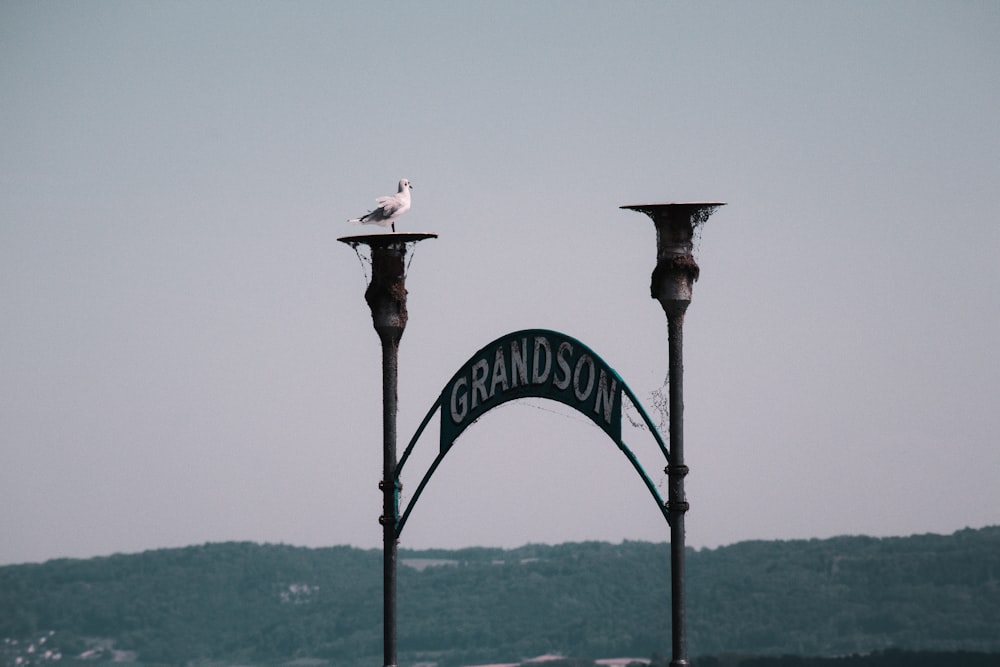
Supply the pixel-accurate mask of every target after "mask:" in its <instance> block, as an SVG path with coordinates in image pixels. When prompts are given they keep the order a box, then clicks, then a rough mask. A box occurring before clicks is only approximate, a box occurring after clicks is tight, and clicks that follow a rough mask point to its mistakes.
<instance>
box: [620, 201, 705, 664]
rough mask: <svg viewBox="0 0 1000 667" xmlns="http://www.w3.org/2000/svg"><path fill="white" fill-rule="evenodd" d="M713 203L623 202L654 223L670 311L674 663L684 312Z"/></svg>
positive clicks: (660, 293) (676, 653) (678, 655)
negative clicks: (700, 230)
mask: <svg viewBox="0 0 1000 667" xmlns="http://www.w3.org/2000/svg"><path fill="white" fill-rule="evenodd" d="M719 206H723V204H722V203H720V202H715V203H684V204H635V205H631V206H622V207H621V208H624V209H629V210H632V211H640V212H642V213H645V214H646V215H648V216H649V217H650V218H652V219H653V224H654V225H656V268H655V269H653V275H652V278H651V280H650V295H651V296H652V297H653V298H654V299H656V300H657V301H659V302H660V305H661V306H663V312H664V313H665V314H666V316H667V354H668V361H667V367H668V369H669V370H668V373H669V375H668V377H669V392H670V398H669V409H670V416H669V418H670V427H669V428H670V460H669V463H668V465H667V467H666V469H665V470H664V472H665V473H666V474H667V483H668V489H667V492H668V493H667V519H668V521H669V522H670V591H671V595H670V619H671V623H670V635H671V646H672V654H671V660H670V665H671V667H682V666H684V665H688V664H690V663H689V662H688V659H687V638H686V635H685V606H684V515H685V514H686V512H687V511H688V507H689V505H688V502H687V497H686V496H685V494H684V477H685V476H686V475H687V474H688V467H687V466H686V465H685V464H684V356H683V353H684V314H685V313H686V312H687V308H688V305H690V303H691V295H692V288H693V286H694V282H695V281H696V280H697V279H698V273H699V270H700V269H699V268H698V263H697V262H695V259H694V232H695V229H696V228H697V227H698V226H699V225H701V224H703V223H704V222H705V221H706V220H708V217H709V216H710V215H712V213H713V212H714V211H715V209H716V208H718V207H719Z"/></svg>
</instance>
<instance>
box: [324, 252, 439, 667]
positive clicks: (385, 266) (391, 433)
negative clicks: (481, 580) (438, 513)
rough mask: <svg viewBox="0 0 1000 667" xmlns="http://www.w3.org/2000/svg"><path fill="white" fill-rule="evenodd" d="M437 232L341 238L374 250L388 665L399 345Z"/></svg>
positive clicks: (390, 658)
mask: <svg viewBox="0 0 1000 667" xmlns="http://www.w3.org/2000/svg"><path fill="white" fill-rule="evenodd" d="M431 238H437V235H436V234H396V233H391V234H368V235H363V236H345V237H343V238H340V239H337V240H338V241H341V242H342V243H346V244H348V245H350V246H351V247H353V248H355V249H356V248H357V247H358V246H359V245H367V246H369V248H370V249H371V260H372V276H371V283H370V284H369V285H368V289H367V290H366V291H365V301H367V302H368V307H369V308H370V309H371V311H372V324H373V325H374V327H375V331H376V332H377V333H378V337H379V341H381V343H382V481H381V482H379V489H381V490H382V516H381V517H379V523H380V524H382V545H383V549H382V609H383V616H382V650H383V663H382V664H383V665H385V667H395V665H396V664H397V661H396V566H397V563H396V561H397V558H396V555H397V546H398V545H397V529H396V528H397V524H398V521H399V488H398V487H397V484H396V408H397V373H398V369H399V363H398V361H399V341H400V339H401V338H402V337H403V330H404V329H405V328H406V321H407V318H408V314H407V311H406V251H407V249H408V246H410V245H413V244H416V243H417V242H418V241H422V240H424V239H431Z"/></svg>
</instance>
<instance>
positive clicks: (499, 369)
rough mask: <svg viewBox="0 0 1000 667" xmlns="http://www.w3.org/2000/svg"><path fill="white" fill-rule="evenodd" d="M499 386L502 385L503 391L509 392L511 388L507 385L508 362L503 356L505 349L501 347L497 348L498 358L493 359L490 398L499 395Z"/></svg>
mask: <svg viewBox="0 0 1000 667" xmlns="http://www.w3.org/2000/svg"><path fill="white" fill-rule="evenodd" d="M497 385H500V388H501V389H502V390H503V391H507V389H509V388H510V387H509V385H508V384H507V361H506V359H504V356H503V348H502V347H499V346H497V354H496V357H495V358H494V359H493V379H492V381H491V382H490V398H493V396H494V395H495V394H496V393H497Z"/></svg>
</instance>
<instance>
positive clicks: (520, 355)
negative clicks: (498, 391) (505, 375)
mask: <svg viewBox="0 0 1000 667" xmlns="http://www.w3.org/2000/svg"><path fill="white" fill-rule="evenodd" d="M519 383H520V384H521V385H526V384H528V339H527V338H522V339H521V342H517V341H516V340H512V341H511V342H510V384H511V386H512V387H516V386H518V384H519ZM506 388H507V387H504V389H506Z"/></svg>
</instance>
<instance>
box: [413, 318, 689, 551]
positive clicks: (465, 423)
mask: <svg viewBox="0 0 1000 667" xmlns="http://www.w3.org/2000/svg"><path fill="white" fill-rule="evenodd" d="M623 396H627V397H628V399H629V400H630V401H631V403H632V404H633V405H634V406H635V408H636V410H637V411H638V412H639V414H640V415H641V416H642V419H643V421H644V422H645V424H646V426H647V428H648V429H649V431H650V433H651V434H652V436H653V438H654V439H655V440H656V443H657V445H659V448H660V451H661V452H662V453H663V456H664V458H665V459H666V460H667V462H668V463H669V461H670V454H669V452H668V451H667V447H666V445H665V444H664V442H663V438H662V437H661V436H660V434H659V432H658V431H657V429H656V427H655V426H654V425H653V423H652V421H651V420H650V419H649V416H648V415H647V414H646V411H645V410H644V409H643V407H642V405H641V404H640V403H639V401H638V400H637V399H636V397H635V394H634V393H633V392H632V390H631V389H629V387H628V386H627V385H626V384H625V382H624V381H623V380H622V379H621V376H619V375H618V373H617V372H616V371H615V370H614V369H613V368H611V366H609V365H608V364H607V363H605V361H604V360H603V359H601V357H599V356H598V355H597V354H596V353H594V351H593V350H591V349H590V348H589V347H587V346H586V345H584V344H583V343H581V342H580V341H578V340H576V339H575V338H572V337H570V336H567V335H565V334H561V333H558V332H556V331H550V330H546V329H526V330H523V331H515V332H513V333H509V334H507V335H505V336H501V337H500V338H497V339H496V340H494V341H493V342H492V343H490V344H488V345H486V346H485V347H483V348H482V349H480V350H479V351H478V352H476V353H475V354H474V355H472V357H470V358H469V360H468V361H466V362H465V363H464V364H462V366H461V368H459V369H458V372H456V373H455V375H453V376H452V378H451V380H449V381H448V383H447V384H446V385H445V386H444V389H443V390H442V391H441V394H440V396H439V397H438V400H437V402H435V403H434V405H432V406H431V409H430V410H429V411H428V413H427V416H426V417H424V420H423V422H421V424H420V427H419V428H418V429H417V431H416V433H415V434H414V435H413V438H412V439H411V440H410V443H409V445H407V447H406V451H404V452H403V456H402V458H401V459H400V460H399V464H398V465H397V466H396V485H395V486H396V503H395V506H396V510H397V511H396V512H395V514H396V517H395V524H396V536H397V537H399V534H400V533H401V532H402V530H403V526H404V525H405V524H406V519H407V518H408V517H409V515H410V511H411V510H412V509H413V507H414V505H415V504H416V502H417V499H418V498H419V497H420V494H421V493H422V492H423V490H424V487H425V486H426V485H427V482H428V481H429V480H430V478H431V476H432V475H433V474H434V471H435V470H436V469H437V466H438V465H439V464H440V463H441V460H442V459H443V458H444V456H445V455H446V454H447V453H448V451H449V450H450V449H451V448H452V446H453V445H454V444H455V440H456V439H458V437H459V436H460V435H461V434H462V433H463V432H464V431H465V429H466V428H468V427H469V426H470V425H471V424H473V423H474V422H475V421H476V420H478V419H479V418H480V417H482V416H483V415H484V414H486V413H487V412H489V411H490V410H492V409H493V408H495V407H497V406H499V405H502V404H504V403H506V402H508V401H513V400H516V399H519V398H528V397H538V398H547V399H551V400H553V401H558V402H560V403H563V404H565V405H568V406H569V407H571V408H573V409H575V410H577V411H578V412H580V413H582V414H585V415H587V417H588V418H590V419H591V420H592V421H593V422H594V423H595V424H596V425H597V426H598V427H600V428H601V430H603V431H604V432H605V433H606V434H607V435H608V437H610V438H611V439H612V440H613V441H614V442H615V444H617V445H618V448H619V449H620V450H621V451H622V453H624V454H625V456H626V457H627V458H628V459H629V461H630V462H631V463H632V466H633V467H634V468H635V470H636V472H638V473H639V476H640V477H641V478H642V479H643V481H644V482H645V484H646V488H647V489H649V492H650V493H651V494H652V496H653V498H654V499H655V500H656V503H657V506H658V507H659V508H660V512H661V513H663V516H664V518H668V515H667V510H666V505H665V504H664V502H663V499H662V498H661V497H660V494H659V492H658V491H657V489H656V486H655V485H654V484H653V482H652V481H651V480H650V478H649V476H648V475H647V474H646V472H645V471H644V470H643V468H642V466H641V465H640V464H639V462H638V460H637V459H636V457H635V455H634V454H633V453H632V451H631V450H630V449H629V448H628V446H627V445H626V444H625V443H624V441H622V435H621V434H622V425H621V420H622V400H623ZM439 408H440V410H441V438H440V448H439V451H438V454H437V456H436V457H435V459H434V462H433V463H432V464H431V466H430V467H429V468H428V470H427V472H426V473H425V474H424V477H423V479H422V480H421V481H420V484H419V486H418V487H417V490H416V492H415V493H414V495H413V497H412V498H411V500H410V503H409V505H408V506H407V508H406V511H405V512H404V513H403V515H402V517H400V516H399V511H398V507H399V498H398V496H399V489H400V488H401V485H400V483H399V479H400V478H399V476H400V474H401V472H402V469H403V466H404V465H405V464H406V461H407V459H408V458H409V456H410V453H411V452H412V451H413V448H414V446H415V445H416V443H417V440H418V439H419V438H420V435H421V434H422V433H423V431H424V428H426V426H427V424H428V423H430V420H431V417H433V415H434V412H435V411H436V410H437V409H439Z"/></svg>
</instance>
